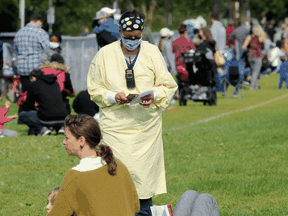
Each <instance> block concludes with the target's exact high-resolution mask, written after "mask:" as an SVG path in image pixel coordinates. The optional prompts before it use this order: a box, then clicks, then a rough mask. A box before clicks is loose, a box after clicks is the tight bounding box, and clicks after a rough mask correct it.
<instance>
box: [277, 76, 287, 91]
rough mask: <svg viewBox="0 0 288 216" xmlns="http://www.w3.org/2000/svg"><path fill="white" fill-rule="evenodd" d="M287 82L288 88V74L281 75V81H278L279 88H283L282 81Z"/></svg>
mask: <svg viewBox="0 0 288 216" xmlns="http://www.w3.org/2000/svg"><path fill="white" fill-rule="evenodd" d="M283 82H285V83H286V89H288V76H284V77H283V76H281V75H280V77H279V83H278V89H281V88H282V83H283Z"/></svg>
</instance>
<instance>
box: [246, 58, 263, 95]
mask: <svg viewBox="0 0 288 216" xmlns="http://www.w3.org/2000/svg"><path fill="white" fill-rule="evenodd" d="M248 60H249V62H250V65H251V69H252V78H251V85H250V89H251V90H252V89H257V88H258V76H259V74H260V70H261V67H262V58H261V57H259V58H254V57H251V56H249V57H248Z"/></svg>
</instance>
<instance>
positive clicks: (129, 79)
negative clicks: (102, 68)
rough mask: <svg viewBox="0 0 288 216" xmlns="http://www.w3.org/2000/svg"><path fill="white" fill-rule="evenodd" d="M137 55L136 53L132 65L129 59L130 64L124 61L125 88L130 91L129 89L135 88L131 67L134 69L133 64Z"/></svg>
mask: <svg viewBox="0 0 288 216" xmlns="http://www.w3.org/2000/svg"><path fill="white" fill-rule="evenodd" d="M138 54H139V52H138V53H137V55H136V57H135V59H134V61H133V63H132V62H131V59H130V57H129V59H130V64H129V63H128V62H127V60H126V59H125V61H126V64H127V67H128V68H127V69H126V70H125V78H126V85H127V88H128V89H131V88H135V76H134V70H133V67H134V64H135V62H136V60H137V57H138Z"/></svg>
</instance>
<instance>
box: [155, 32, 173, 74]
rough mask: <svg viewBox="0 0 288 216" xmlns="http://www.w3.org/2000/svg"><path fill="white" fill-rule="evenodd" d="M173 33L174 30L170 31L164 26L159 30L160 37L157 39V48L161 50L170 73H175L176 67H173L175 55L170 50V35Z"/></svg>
mask: <svg viewBox="0 0 288 216" xmlns="http://www.w3.org/2000/svg"><path fill="white" fill-rule="evenodd" d="M173 35H174V32H173V31H171V30H170V29H169V28H167V27H165V28H162V29H161V30H160V36H161V39H160V40H159V44H158V47H159V50H160V51H161V53H162V55H163V57H164V59H165V62H166V65H167V68H168V71H169V72H170V73H171V74H172V75H175V74H176V67H175V55H174V53H173V51H172V41H171V37H172V36H173Z"/></svg>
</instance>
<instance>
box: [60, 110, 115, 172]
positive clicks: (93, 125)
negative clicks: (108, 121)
mask: <svg viewBox="0 0 288 216" xmlns="http://www.w3.org/2000/svg"><path fill="white" fill-rule="evenodd" d="M64 124H65V127H66V128H68V129H69V131H70V132H71V133H72V134H73V136H74V137H75V138H76V139H79V138H80V137H81V136H83V137H84V138H85V141H86V143H87V144H88V145H89V146H90V148H91V149H95V150H96V154H97V156H99V157H101V158H102V159H103V160H104V161H105V162H106V164H107V165H108V173H109V174H110V175H116V167H117V164H116V161H115V158H114V155H113V152H112V149H111V148H110V147H109V146H106V145H102V144H100V141H101V138H102V134H101V130H100V127H99V125H98V123H97V121H96V120H95V119H94V118H93V117H91V116H89V115H85V114H80V115H68V116H67V117H66V118H65V121H64Z"/></svg>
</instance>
